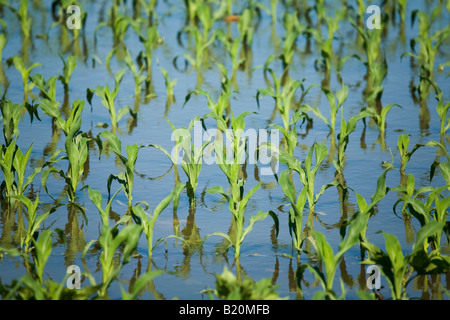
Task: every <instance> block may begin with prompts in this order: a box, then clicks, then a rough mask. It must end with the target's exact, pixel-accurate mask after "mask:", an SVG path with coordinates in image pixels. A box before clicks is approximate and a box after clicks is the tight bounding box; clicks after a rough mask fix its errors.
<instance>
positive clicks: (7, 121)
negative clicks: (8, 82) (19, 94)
mask: <svg viewBox="0 0 450 320" xmlns="http://www.w3.org/2000/svg"><path fill="white" fill-rule="evenodd" d="M22 107H23V106H22V105H20V104H15V103H12V102H11V100H9V99H6V91H5V92H4V93H3V96H2V98H1V99H0V111H1V113H2V118H1V119H2V126H3V137H4V138H5V145H6V147H8V146H9V145H10V144H11V143H12V141H13V140H14V139H15V138H17V137H18V136H19V121H20V116H21V112H22Z"/></svg>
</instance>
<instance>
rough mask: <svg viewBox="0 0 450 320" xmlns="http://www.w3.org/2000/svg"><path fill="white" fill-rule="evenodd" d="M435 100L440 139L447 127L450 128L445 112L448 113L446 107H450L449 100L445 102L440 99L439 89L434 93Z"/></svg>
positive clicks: (449, 121)
mask: <svg viewBox="0 0 450 320" xmlns="http://www.w3.org/2000/svg"><path fill="white" fill-rule="evenodd" d="M436 100H437V102H438V104H437V107H436V110H437V114H438V115H439V119H440V120H441V121H440V123H441V126H440V127H441V129H440V133H441V139H442V138H443V137H444V135H445V133H446V132H447V131H448V129H450V120H449V118H448V117H447V113H448V108H450V102H449V103H447V104H445V103H444V102H443V101H442V91H441V90H440V89H439V90H438V92H437V94H436Z"/></svg>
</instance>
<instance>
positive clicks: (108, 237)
mask: <svg viewBox="0 0 450 320" xmlns="http://www.w3.org/2000/svg"><path fill="white" fill-rule="evenodd" d="M141 233H142V226H140V225H137V224H129V225H127V226H125V227H124V228H123V229H122V230H120V231H119V232H118V230H117V228H116V227H113V228H109V227H107V226H103V228H102V233H101V235H100V238H99V240H98V241H99V243H100V245H101V247H102V249H103V250H102V253H101V255H100V262H101V265H102V271H103V274H102V287H101V289H100V290H99V296H101V297H105V296H106V295H107V293H108V287H109V286H110V285H111V283H112V282H113V281H114V280H115V279H116V277H117V276H118V275H119V272H120V270H121V269H122V267H123V266H124V265H125V264H127V263H128V262H129V261H130V258H131V256H132V254H133V252H134V251H135V250H136V248H137V245H138V242H139V238H140V235H141ZM121 246H123V253H122V257H121V258H122V259H121V260H120V262H119V263H117V262H116V251H117V250H118V249H119V247H121Z"/></svg>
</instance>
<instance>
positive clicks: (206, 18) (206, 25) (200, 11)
mask: <svg viewBox="0 0 450 320" xmlns="http://www.w3.org/2000/svg"><path fill="white" fill-rule="evenodd" d="M195 14H196V15H197V17H198V20H200V22H201V23H202V26H203V39H208V38H209V33H210V31H211V28H212V26H213V24H214V16H213V15H212V14H211V8H210V5H209V4H208V3H206V2H204V3H201V4H200V5H199V6H198V8H197V10H196V12H195Z"/></svg>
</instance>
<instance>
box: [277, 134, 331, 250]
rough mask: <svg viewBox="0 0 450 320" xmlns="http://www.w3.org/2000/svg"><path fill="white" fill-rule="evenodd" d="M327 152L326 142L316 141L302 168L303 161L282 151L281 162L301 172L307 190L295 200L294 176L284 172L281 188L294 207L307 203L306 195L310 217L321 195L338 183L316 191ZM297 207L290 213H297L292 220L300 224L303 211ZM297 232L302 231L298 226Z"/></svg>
mask: <svg viewBox="0 0 450 320" xmlns="http://www.w3.org/2000/svg"><path fill="white" fill-rule="evenodd" d="M313 152H314V153H315V165H314V167H312V155H313ZM327 154H328V148H327V146H326V145H325V144H323V143H314V144H313V145H312V147H311V148H310V149H309V152H308V155H307V156H306V159H305V163H304V168H302V166H301V162H300V161H298V160H297V159H296V158H295V157H294V156H292V155H290V154H287V153H284V152H283V153H281V155H280V162H281V163H285V164H287V165H288V167H289V170H293V171H295V172H297V173H298V174H299V176H300V181H301V183H302V184H303V189H304V190H305V191H303V190H302V192H301V193H300V194H299V196H298V198H297V200H295V194H296V190H295V186H294V184H293V183H292V181H290V179H292V177H291V176H290V174H289V175H288V174H287V173H284V174H283V180H281V177H280V185H281V188H282V189H283V192H284V194H285V195H286V196H287V197H288V199H289V201H290V202H291V205H292V207H293V208H294V207H297V209H301V208H303V207H304V205H305V204H304V203H303V202H304V199H303V197H306V199H307V200H308V205H309V212H310V217H311V216H312V214H313V213H314V207H315V205H316V203H317V201H318V200H319V197H320V196H321V195H322V194H323V193H324V192H325V191H326V190H327V189H328V188H330V187H332V186H337V185H338V182H337V181H333V182H331V183H329V184H327V185H323V186H322V187H321V189H320V191H319V193H317V194H315V193H314V189H315V179H316V175H317V172H318V171H319V168H320V166H321V165H322V163H323V161H324V160H325V158H326V157H327ZM297 209H294V210H293V212H290V214H291V213H292V214H295V215H294V216H291V218H290V221H296V224H298V223H297V221H298V222H299V223H300V224H301V219H302V213H300V212H295V210H297ZM311 223H312V222H311V221H310V223H309V225H308V228H309V229H312V227H313V226H312V224H311ZM296 232H297V233H300V232H301V230H299V229H297V228H296ZM297 244H301V242H300V241H297Z"/></svg>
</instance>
